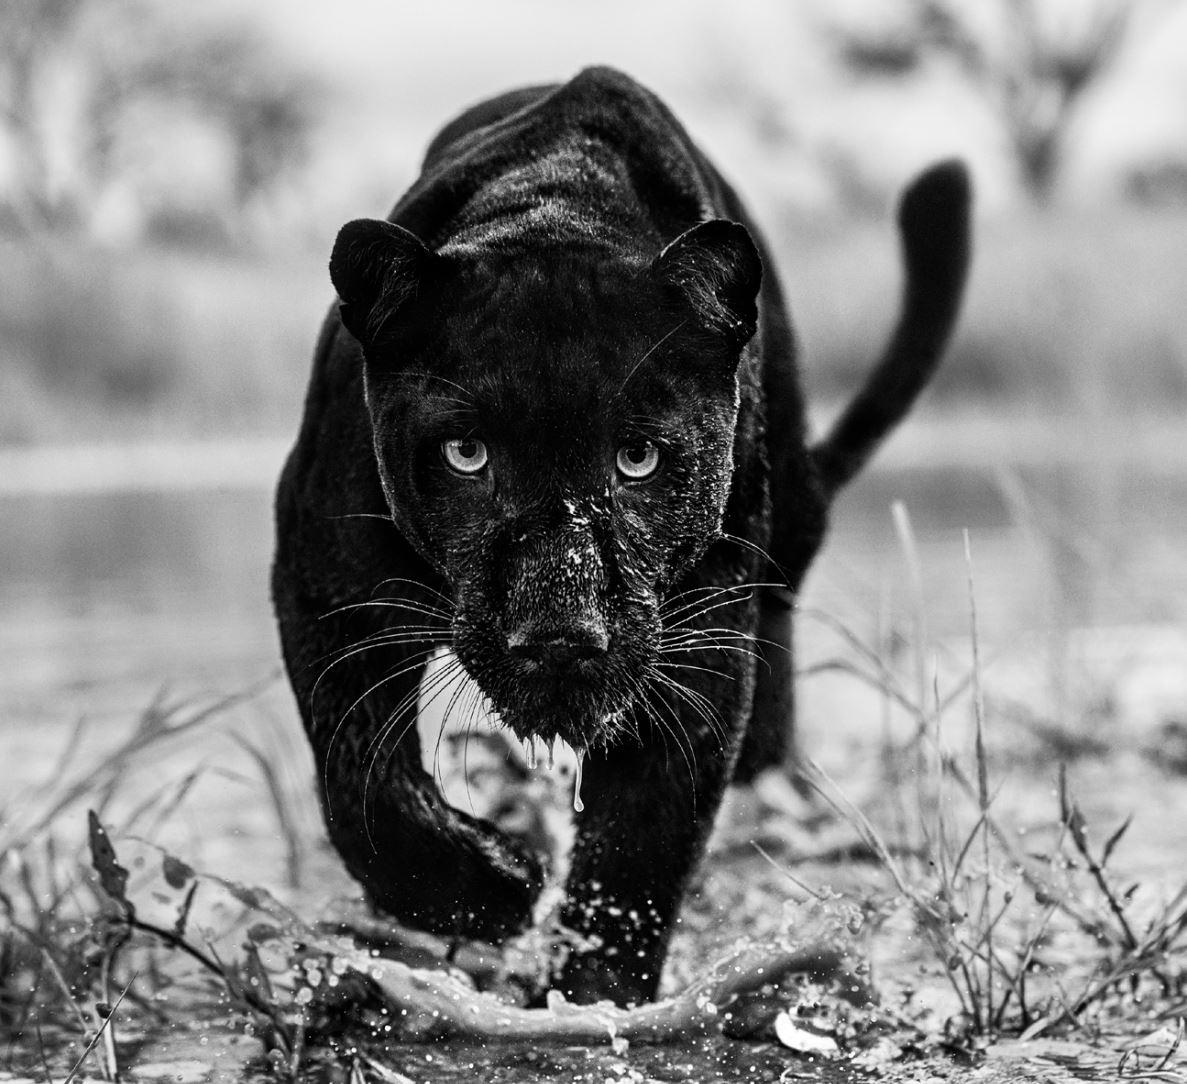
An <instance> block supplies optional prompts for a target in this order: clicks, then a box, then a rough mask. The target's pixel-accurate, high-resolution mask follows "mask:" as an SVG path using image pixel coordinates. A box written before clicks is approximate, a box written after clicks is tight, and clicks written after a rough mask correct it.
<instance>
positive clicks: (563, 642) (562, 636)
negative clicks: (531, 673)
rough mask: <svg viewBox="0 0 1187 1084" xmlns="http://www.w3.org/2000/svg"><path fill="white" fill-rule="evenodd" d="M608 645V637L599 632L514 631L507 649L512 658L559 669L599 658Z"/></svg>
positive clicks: (577, 629) (590, 630)
mask: <svg viewBox="0 0 1187 1084" xmlns="http://www.w3.org/2000/svg"><path fill="white" fill-rule="evenodd" d="M608 646H609V637H608V636H607V635H606V633H605V632H604V631H603V630H602V629H589V628H575V629H566V630H565V631H564V632H563V633H556V632H547V633H543V634H537V633H535V631H534V630H528V629H516V630H514V631H513V632H512V633H510V634H509V635H508V637H507V650H508V651H510V652H511V654H512V655H514V656H515V657H517V658H521V659H529V660H531V661H532V662H535V663H539V664H540V665H542V666H548V667H552V668H554V669H558V670H559V669H566V668H570V667H572V666H574V665H576V664H577V663H579V662H588V661H590V660H592V659H596V658H599V657H600V656H602V655H605V654H606V649H607V647H608Z"/></svg>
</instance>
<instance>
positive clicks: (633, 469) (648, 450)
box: [617, 440, 659, 482]
mask: <svg viewBox="0 0 1187 1084" xmlns="http://www.w3.org/2000/svg"><path fill="white" fill-rule="evenodd" d="M617 465H618V471H619V473H620V474H622V475H623V477H625V478H630V479H631V480H633V481H636V482H637V481H639V480H640V479H642V478H649V477H651V475H653V474H654V473H655V468H656V467H658V466H659V449H658V448H657V447H656V446H655V445H654V444H652V443H651V441H649V440H645V441H640V442H639V443H638V444H624V445H623V446H622V447H621V448H619V449H618V461H617Z"/></svg>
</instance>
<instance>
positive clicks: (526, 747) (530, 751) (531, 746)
mask: <svg viewBox="0 0 1187 1084" xmlns="http://www.w3.org/2000/svg"><path fill="white" fill-rule="evenodd" d="M523 755H524V758H525V759H526V760H527V762H528V771H529V772H534V771H535V770H536V739H535V738H524V739H523Z"/></svg>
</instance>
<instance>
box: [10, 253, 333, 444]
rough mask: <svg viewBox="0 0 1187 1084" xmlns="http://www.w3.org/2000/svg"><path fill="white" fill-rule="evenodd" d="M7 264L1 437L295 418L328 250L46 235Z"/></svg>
mask: <svg viewBox="0 0 1187 1084" xmlns="http://www.w3.org/2000/svg"><path fill="white" fill-rule="evenodd" d="M0 263H2V264H3V266H4V267H5V268H6V277H7V283H8V284H9V285H8V288H6V289H5V290H3V291H0V373H2V374H3V376H0V442H4V443H13V442H27V441H61V440H70V439H76V438H86V437H110V438H118V437H120V436H123V435H142V436H143V435H181V436H188V435H196V434H209V433H227V432H241V431H243V430H244V429H247V430H257V431H259V430H269V429H271V430H276V429H291V428H293V427H295V425H296V419H297V415H298V411H299V408H300V402H301V397H302V395H303V389H304V384H305V381H306V379H307V377H308V372H309V358H310V354H311V350H312V346H313V341H314V339H315V337H316V334H317V328H318V326H319V324H320V321H321V318H322V316H323V315H324V312H325V310H326V308H327V306H328V304H329V301H330V300H331V297H332V290H331V288H330V285H329V280H328V276H326V275H325V273H324V271H323V270H322V268H321V267H320V266H318V264H317V263H315V262H313V261H308V260H305V261H294V262H293V263H292V264H288V263H278V262H270V263H257V262H252V261H248V260H246V259H243V258H235V257H231V256H225V255H223V256H218V255H203V256H199V255H195V254H192V253H183V252H176V251H167V250H160V249H147V250H138V251H134V252H118V251H112V250H102V249H87V248H80V247H78V246H77V245H72V244H70V243H68V242H65V241H62V242H52V243H51V242H47V241H45V240H43V241H42V242H41V243H38V244H33V243H27V242H16V241H9V242H5V243H0Z"/></svg>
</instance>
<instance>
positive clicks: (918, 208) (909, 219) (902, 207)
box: [898, 158, 973, 237]
mask: <svg viewBox="0 0 1187 1084" xmlns="http://www.w3.org/2000/svg"><path fill="white" fill-rule="evenodd" d="M972 202H973V182H972V178H971V177H970V176H969V170H968V166H966V165H965V164H964V162H963V161H962V160H961V159H959V158H946V159H944V161H942V162H937V163H936V164H935V165H933V166H929V167H928V168H927V169H925V170H924V171H923V172H922V173H921V174H919V176H918V177H916V178H915V179H914V180H913V181H912V182H911V183H910V184H909V185H908V186H907V189H906V191H905V192H904V193H903V196H902V200H901V201H900V203H899V213H898V220H899V227H900V228H901V229H902V231H903V232H904V233H905V234H907V235H908V236H916V235H918V234H921V233H923V234H931V233H941V232H942V233H943V234H944V235H947V236H949V237H950V236H951V234H952V231H953V229H954V228H957V229H959V228H961V227H964V225H965V223H967V221H968V217H969V211H970V209H971V207H972ZM965 228H967V227H965Z"/></svg>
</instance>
